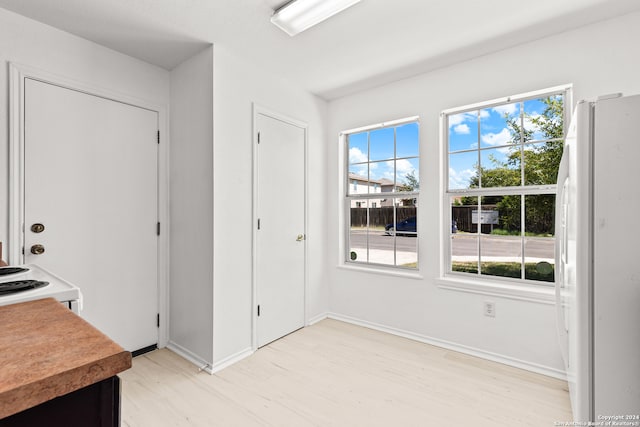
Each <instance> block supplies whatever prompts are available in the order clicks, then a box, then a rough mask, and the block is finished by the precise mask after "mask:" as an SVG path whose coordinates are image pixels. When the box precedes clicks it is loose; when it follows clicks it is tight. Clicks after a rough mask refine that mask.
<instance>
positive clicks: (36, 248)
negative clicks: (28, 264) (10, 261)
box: [31, 244, 44, 255]
mask: <svg viewBox="0 0 640 427" xmlns="http://www.w3.org/2000/svg"><path fill="white" fill-rule="evenodd" d="M31 253H32V254H34V255H42V254H43V253H44V246H42V245H41V244H36V245H33V246H31Z"/></svg>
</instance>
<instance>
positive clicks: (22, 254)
mask: <svg viewBox="0 0 640 427" xmlns="http://www.w3.org/2000/svg"><path fill="white" fill-rule="evenodd" d="M22 255H24V246H23V247H22Z"/></svg>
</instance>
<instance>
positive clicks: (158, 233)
mask: <svg viewBox="0 0 640 427" xmlns="http://www.w3.org/2000/svg"><path fill="white" fill-rule="evenodd" d="M156 234H157V235H158V236H159V235H160V223H159V222H158V223H157V224H156Z"/></svg>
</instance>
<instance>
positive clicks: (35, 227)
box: [31, 223, 44, 233]
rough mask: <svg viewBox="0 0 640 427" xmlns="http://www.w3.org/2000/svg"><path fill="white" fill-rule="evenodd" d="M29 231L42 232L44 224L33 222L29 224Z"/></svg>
mask: <svg viewBox="0 0 640 427" xmlns="http://www.w3.org/2000/svg"><path fill="white" fill-rule="evenodd" d="M31 231H33V232H34V233H42V232H43V231H44V225H43V224H40V223H35V224H33V225H32V226H31Z"/></svg>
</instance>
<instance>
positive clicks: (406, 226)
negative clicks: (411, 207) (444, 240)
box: [384, 216, 458, 236]
mask: <svg viewBox="0 0 640 427" xmlns="http://www.w3.org/2000/svg"><path fill="white" fill-rule="evenodd" d="M416 231H417V225H416V217H415V216H412V217H410V218H407V219H405V220H403V221H400V222H399V223H398V230H397V234H398V236H402V235H404V236H417V233H416ZM384 232H385V233H386V234H388V235H389V236H393V235H394V233H396V230H395V228H394V227H393V224H387V225H385V227H384ZM457 232H458V222H457V221H456V220H452V221H451V233H457Z"/></svg>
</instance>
